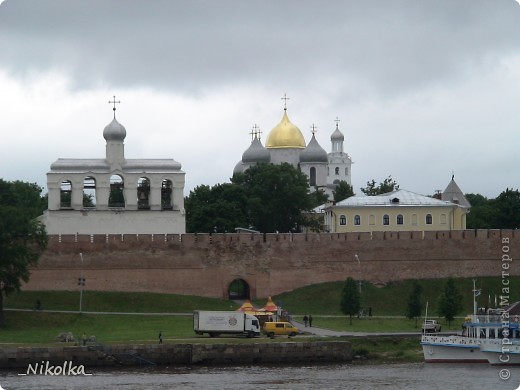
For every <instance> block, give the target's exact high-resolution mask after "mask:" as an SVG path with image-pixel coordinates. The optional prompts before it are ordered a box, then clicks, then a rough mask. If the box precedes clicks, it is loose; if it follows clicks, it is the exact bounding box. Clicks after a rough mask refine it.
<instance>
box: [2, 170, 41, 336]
mask: <svg viewBox="0 0 520 390" xmlns="http://www.w3.org/2000/svg"><path fill="white" fill-rule="evenodd" d="M41 191H42V189H41V188H40V187H39V186H38V185H36V184H34V183H24V182H21V181H14V182H7V181H4V180H2V179H0V259H1V262H0V326H2V327H3V326H5V322H4V312H3V298H4V295H5V296H8V295H9V294H11V293H13V292H14V291H20V287H21V282H22V281H23V282H27V281H28V280H29V275H30V272H29V268H30V267H31V266H34V265H36V264H37V262H38V258H39V257H40V255H41V253H42V252H43V251H44V250H45V248H46V246H47V235H46V233H45V227H44V225H43V224H42V223H41V222H39V221H37V220H36V219H35V218H36V217H37V216H39V215H41V213H42V212H43V210H44V209H45V205H44V203H43V200H42V197H41V196H40V193H41Z"/></svg>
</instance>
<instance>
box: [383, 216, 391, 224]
mask: <svg viewBox="0 0 520 390" xmlns="http://www.w3.org/2000/svg"><path fill="white" fill-rule="evenodd" d="M383 225H390V217H389V216H388V214H385V215H383Z"/></svg>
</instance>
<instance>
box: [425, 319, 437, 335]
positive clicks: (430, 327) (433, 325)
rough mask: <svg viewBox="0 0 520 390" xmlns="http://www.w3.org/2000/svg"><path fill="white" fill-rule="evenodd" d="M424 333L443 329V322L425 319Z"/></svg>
mask: <svg viewBox="0 0 520 390" xmlns="http://www.w3.org/2000/svg"><path fill="white" fill-rule="evenodd" d="M422 331H423V333H436V332H440V331H441V324H439V323H438V322H437V321H436V320H424V322H423V325H422Z"/></svg>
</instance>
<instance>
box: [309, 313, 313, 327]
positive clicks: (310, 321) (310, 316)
mask: <svg viewBox="0 0 520 390" xmlns="http://www.w3.org/2000/svg"><path fill="white" fill-rule="evenodd" d="M309 327H311V328H312V315H311V314H309Z"/></svg>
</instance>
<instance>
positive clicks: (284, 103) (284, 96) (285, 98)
mask: <svg viewBox="0 0 520 390" xmlns="http://www.w3.org/2000/svg"><path fill="white" fill-rule="evenodd" d="M281 99H282V100H283V101H284V102H283V109H284V111H287V100H289V99H290V98H288V97H287V94H286V93H284V94H283V98H281Z"/></svg>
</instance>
